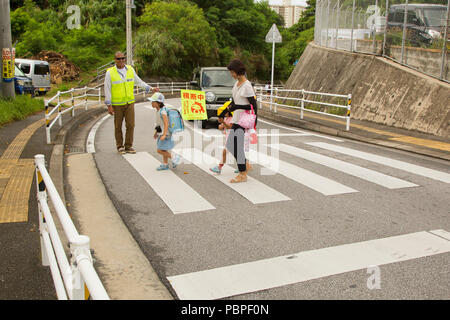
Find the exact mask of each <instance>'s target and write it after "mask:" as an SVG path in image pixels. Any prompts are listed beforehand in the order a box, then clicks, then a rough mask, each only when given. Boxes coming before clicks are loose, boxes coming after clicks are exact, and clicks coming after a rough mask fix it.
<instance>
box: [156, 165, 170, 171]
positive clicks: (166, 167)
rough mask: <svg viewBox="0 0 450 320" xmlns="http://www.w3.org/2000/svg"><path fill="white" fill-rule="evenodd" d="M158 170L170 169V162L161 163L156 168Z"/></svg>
mask: <svg viewBox="0 0 450 320" xmlns="http://www.w3.org/2000/svg"><path fill="white" fill-rule="evenodd" d="M156 170H158V171H162V170H169V165H168V164H161V165H160V166H159V167H158V168H156Z"/></svg>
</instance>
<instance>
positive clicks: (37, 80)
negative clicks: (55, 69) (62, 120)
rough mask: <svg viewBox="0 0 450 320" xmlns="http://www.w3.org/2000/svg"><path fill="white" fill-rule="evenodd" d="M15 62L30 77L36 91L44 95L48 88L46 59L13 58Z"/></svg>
mask: <svg viewBox="0 0 450 320" xmlns="http://www.w3.org/2000/svg"><path fill="white" fill-rule="evenodd" d="M15 64H16V66H17V67H18V68H19V69H20V70H22V72H23V73H24V74H25V75H26V76H27V77H29V78H31V80H32V81H33V86H34V88H35V91H36V93H38V94H40V95H45V94H46V93H47V91H49V90H50V65H49V64H48V62H47V61H41V60H29V59H15Z"/></svg>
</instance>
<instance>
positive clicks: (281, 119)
mask: <svg viewBox="0 0 450 320" xmlns="http://www.w3.org/2000/svg"><path fill="white" fill-rule="evenodd" d="M258 116H261V117H262V118H264V119H267V120H272V121H275V122H277V123H281V124H286V125H289V126H292V127H298V128H302V129H306V130H311V131H315V132H320V133H325V134H328V135H331V136H336V137H341V138H347V139H351V140H356V141H361V142H365V143H370V144H374V145H378V146H383V147H388V148H393V149H397V150H402V151H408V152H412V153H416V154H420V155H425V156H429V157H433V158H437V159H441V160H447V161H450V155H446V154H443V153H442V152H438V151H433V150H429V151H428V150H427V151H426V152H425V151H424V150H421V149H419V148H416V147H414V146H409V145H404V144H400V143H396V142H394V141H386V140H380V139H373V138H368V137H363V136H360V135H357V134H354V133H352V132H347V131H342V130H338V129H335V128H330V127H327V126H324V125H321V124H318V123H314V122H310V121H305V120H301V119H296V118H289V117H286V116H283V115H281V114H278V113H277V114H276V113H273V112H270V111H267V110H263V109H258Z"/></svg>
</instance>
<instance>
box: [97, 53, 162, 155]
mask: <svg viewBox="0 0 450 320" xmlns="http://www.w3.org/2000/svg"><path fill="white" fill-rule="evenodd" d="M114 60H115V62H116V65H115V66H114V67H111V68H109V69H108V70H107V71H106V75H105V104H106V105H107V106H108V112H109V114H111V115H114V128H115V129H114V135H115V138H116V147H117V151H118V152H119V153H121V154H124V153H136V150H134V148H133V136H134V124H135V119H134V101H135V99H134V93H133V90H134V86H135V85H136V86H139V87H141V88H143V89H145V90H146V92H147V93H149V92H150V90H152V91H153V92H157V91H159V88H152V87H151V86H149V85H148V84H146V83H145V82H144V81H142V80H141V78H139V76H138V75H137V74H136V71H134V69H133V67H132V66H130V65H125V55H124V54H123V53H122V52H120V51H118V52H116V54H115V55H114ZM124 119H125V128H126V132H125V144H124V143H123V134H122V123H123V120H124Z"/></svg>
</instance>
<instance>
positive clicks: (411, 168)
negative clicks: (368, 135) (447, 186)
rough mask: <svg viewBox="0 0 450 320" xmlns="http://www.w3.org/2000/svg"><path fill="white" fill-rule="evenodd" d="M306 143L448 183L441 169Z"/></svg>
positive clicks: (447, 178) (320, 143) (448, 180)
mask: <svg viewBox="0 0 450 320" xmlns="http://www.w3.org/2000/svg"><path fill="white" fill-rule="evenodd" d="M306 144H308V145H311V146H314V147H318V148H322V149H326V150H330V151H334V152H338V153H342V154H345V155H349V156H352V157H356V158H361V159H364V160H367V161H372V162H375V163H379V164H382V165H386V166H389V167H392V168H396V169H400V170H403V171H407V172H411V173H414V174H417V175H420V176H424V177H427V178H430V179H434V180H438V181H442V182H445V183H450V174H448V173H445V172H442V171H437V170H433V169H429V168H425V167H421V166H417V165H415V164H411V163H408V162H403V161H399V160H394V159H390V158H387V157H382V156H378V155H375V154H373V153H368V152H362V151H358V150H355V149H351V148H345V147H341V146H335V145H332V144H329V143H324V142H309V143H306Z"/></svg>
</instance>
